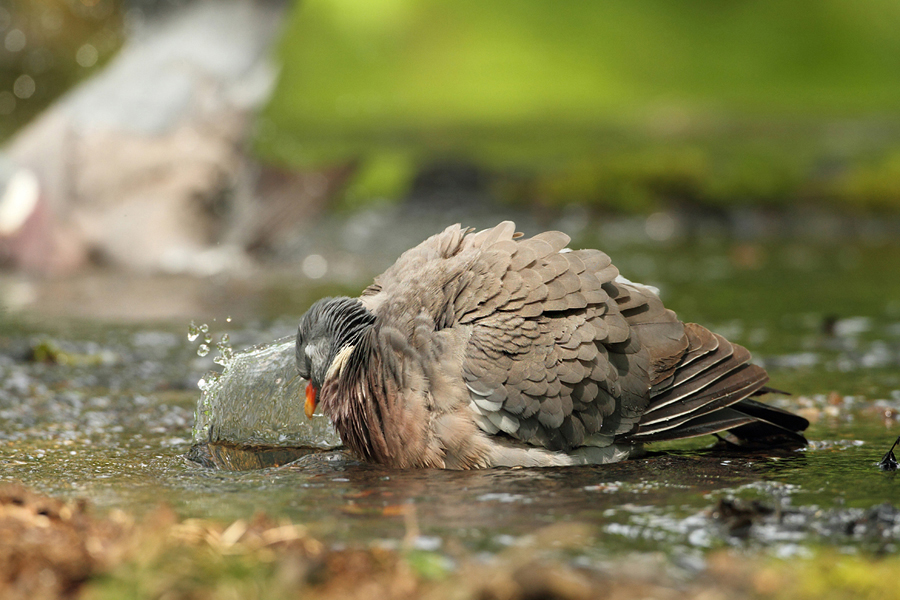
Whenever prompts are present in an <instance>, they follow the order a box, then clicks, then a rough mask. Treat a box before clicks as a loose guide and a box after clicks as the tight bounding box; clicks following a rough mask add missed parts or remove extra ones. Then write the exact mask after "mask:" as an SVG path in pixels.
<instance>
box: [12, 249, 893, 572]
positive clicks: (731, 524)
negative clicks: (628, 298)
mask: <svg viewBox="0 0 900 600" xmlns="http://www.w3.org/2000/svg"><path fill="white" fill-rule="evenodd" d="M611 254H612V255H613V258H614V260H615V262H616V263H617V264H618V265H619V267H620V269H621V271H622V272H623V273H624V274H625V275H626V276H628V277H629V278H632V279H635V280H641V281H645V282H647V283H651V284H653V285H657V286H659V287H660V288H661V290H662V294H663V298H664V300H665V301H666V303H667V304H668V305H669V306H670V307H672V308H673V309H675V310H676V311H678V312H679V314H680V315H681V316H682V318H684V319H685V320H693V321H698V322H701V323H704V324H706V325H708V326H710V327H711V328H712V329H713V330H715V331H718V332H720V333H722V334H724V335H726V336H728V337H729V338H730V339H732V340H733V341H735V342H738V343H741V344H744V345H746V346H747V347H748V348H750V350H751V351H752V352H753V353H754V357H755V359H756V360H757V361H758V362H760V363H761V364H763V365H765V366H766V367H767V368H768V369H769V371H770V374H771V377H772V381H771V384H772V385H773V386H774V387H776V388H779V389H785V390H789V391H791V392H792V395H791V396H778V397H776V398H774V399H773V400H774V401H775V402H776V403H778V404H779V405H780V406H784V407H788V408H790V409H792V410H799V411H801V412H802V413H803V414H804V415H806V416H808V417H809V418H810V419H811V420H812V421H813V423H812V426H811V427H810V429H809V431H808V437H809V439H810V440H811V441H812V444H811V445H810V447H809V448H806V449H803V450H800V451H777V452H750V453H748V452H737V451H735V450H733V449H730V448H728V447H724V446H717V445H716V444H715V440H714V439H713V438H711V437H710V438H702V439H699V440H695V441H690V442H683V443H679V444H671V445H668V446H663V447H658V446H656V447H651V450H652V452H651V453H650V454H649V455H648V456H647V457H645V458H643V459H639V460H632V461H628V462H624V463H620V464H616V465H607V466H594V467H576V468H567V469H494V470H487V471H478V472H449V471H409V472H398V471H391V470H387V469H383V468H380V467H375V466H370V465H365V464H361V463H359V462H358V461H356V460H354V459H353V457H351V456H348V455H346V454H344V453H343V452H341V451H340V450H322V449H319V450H318V451H316V452H313V453H310V454H309V455H306V456H303V457H301V458H299V459H298V460H296V461H295V462H293V463H290V464H287V465H285V466H281V467H277V468H257V469H251V470H246V471H229V470H225V469H216V468H208V467H204V466H201V465H200V464H198V463H197V462H194V461H192V460H188V459H187V458H185V455H186V454H187V453H188V452H189V451H190V448H191V446H192V444H193V442H194V441H195V440H193V439H192V427H193V426H194V415H195V409H196V407H197V400H198V398H199V395H200V391H199V389H198V388H197V382H198V380H199V379H201V377H204V376H205V377H207V378H208V375H206V373H207V372H208V371H209V370H211V369H216V368H218V367H217V365H215V364H214V363H213V360H212V359H213V358H214V357H215V356H216V355H217V354H218V353H219V351H218V350H216V349H215V342H216V341H217V340H221V336H222V334H224V333H228V334H229V344H230V345H231V346H233V347H235V348H243V347H246V346H249V345H252V344H257V343H263V342H268V341H272V340H275V339H277V338H280V337H283V336H288V335H291V334H292V333H293V331H294V330H295V327H296V319H297V317H298V316H299V315H300V314H301V313H302V311H303V310H304V309H305V307H306V306H307V305H308V302H309V300H308V299H309V298H311V297H315V295H316V290H315V289H312V288H310V287H309V282H308V281H302V280H298V281H297V283H296V284H291V283H290V282H289V281H288V282H287V283H285V282H280V283H279V285H280V286H282V287H281V288H280V289H281V290H282V292H279V293H278V294H277V297H279V298H286V299H287V300H286V301H283V302H281V303H280V304H278V305H273V304H271V303H269V304H266V306H267V307H268V308H267V309H266V310H265V311H259V314H258V315H257V316H255V317H252V318H251V317H246V318H239V319H234V320H232V321H230V322H229V321H226V319H225V314H223V315H221V317H220V318H219V319H218V320H217V321H216V322H215V323H213V322H211V321H210V322H209V328H208V329H209V333H210V337H211V339H210V343H211V345H212V346H213V349H212V351H211V352H210V353H209V354H207V355H206V356H198V354H197V348H198V343H199V342H201V341H202V340H196V339H195V340H194V341H192V342H191V341H188V339H187V335H188V328H189V323H188V322H181V321H178V322H170V323H162V324H159V323H157V324H152V325H150V324H146V323H144V324H138V325H127V326H124V325H115V324H110V323H108V322H103V321H101V320H87V321H79V322H78V323H72V322H60V321H53V320H46V319H43V320H42V319H39V318H38V317H36V316H31V317H28V318H26V317H22V316H15V317H14V316H11V315H10V314H8V313H6V314H0V419H2V421H0V422H2V426H0V465H2V479H3V480H19V481H22V482H24V483H26V484H27V485H29V486H32V487H35V488H37V489H38V490H40V491H43V492H46V493H50V494H53V495H58V496H63V497H86V498H89V499H90V500H91V502H93V503H94V504H95V505H97V506H99V507H100V508H101V509H113V508H117V509H123V510H126V511H128V512H132V513H135V514H138V515H140V514H143V513H145V512H146V511H148V510H150V509H152V508H153V507H155V506H156V505H157V504H158V503H159V502H162V501H165V502H167V503H169V504H171V505H172V506H173V507H174V509H175V510H176V511H177V512H178V513H179V514H180V515H181V516H183V517H203V518H211V519H220V520H231V519H237V518H248V517H250V516H252V515H253V514H255V513H257V512H266V513H269V514H270V515H273V516H275V517H285V518H290V519H292V520H294V521H295V522H300V523H304V524H306V525H307V526H308V527H309V528H310V529H311V531H312V532H313V533H315V534H317V535H319V536H322V537H323V538H325V539H327V540H331V541H334V542H335V543H362V544H381V545H387V546H392V545H393V546H396V545H399V544H401V543H403V540H406V542H405V543H407V544H409V543H412V544H414V545H415V546H416V547H420V548H422V549H426V550H434V551H439V552H444V551H447V552H449V551H450V549H451V548H452V549H454V550H453V551H454V552H459V551H463V552H469V553H475V554H477V553H481V552H487V553H492V552H496V551H499V550H501V549H503V548H505V547H507V546H510V545H515V544H520V543H524V541H526V540H528V539H530V536H533V535H535V534H536V532H538V531H541V530H543V529H544V528H545V527H546V526H548V525H561V524H570V523H572V524H575V523H577V524H579V525H582V526H584V527H585V531H586V532H587V537H586V538H585V540H584V542H583V543H580V544H579V546H578V549H577V550H576V551H573V550H571V548H570V549H568V550H566V552H570V553H571V552H574V555H573V560H577V561H588V562H590V561H595V560H602V559H603V558H604V557H606V556H610V555H612V554H614V553H617V552H621V551H623V550H631V551H655V550H660V549H662V550H665V551H667V552H668V553H669V554H670V556H672V557H673V559H675V560H676V561H681V562H684V561H685V560H687V563H689V564H693V563H691V560H693V559H692V558H691V557H694V558H696V557H702V556H703V552H704V551H706V550H707V549H710V548H717V547H722V546H729V545H745V546H750V547H754V548H759V549H760V550H761V551H763V552H771V553H773V554H777V555H791V554H792V553H803V552H807V551H809V549H811V548H814V547H816V546H818V545H822V544H824V545H830V546H838V547H840V548H841V549H842V550H845V551H853V552H855V551H859V550H868V549H874V550H883V549H884V548H888V549H892V548H896V543H897V539H898V537H900V517H896V515H894V513H891V512H890V510H888V509H883V510H882V511H881V512H877V509H873V507H878V506H879V505H882V504H883V503H886V502H887V503H894V504H897V503H898V500H900V493H898V489H900V488H898V486H900V480H898V479H897V475H896V474H895V473H888V472H882V471H880V470H879V469H878V468H877V467H876V466H875V463H876V462H877V461H878V460H879V459H880V458H881V456H882V455H883V454H884V453H885V452H886V450H887V449H888V447H889V446H890V444H891V442H893V440H894V439H895V438H896V437H897V435H898V433H900V427H898V424H897V414H898V412H900V283H898V281H897V278H896V276H895V274H896V273H900V246H898V245H896V244H893V243H887V242H881V243H879V244H872V243H865V242H842V243H839V244H835V243H825V242H796V241H789V242H782V241H764V242H739V243H736V242H731V241H726V240H724V239H702V238H697V239H693V240H691V241H678V242H671V243H670V244H668V245H663V246H659V245H650V244H629V243H621V244H618V245H617V246H616V247H615V248H613V249H611ZM291 285H296V286H297V288H298V290H296V291H292V290H291V287H290V286H291ZM284 286H287V292H284V291H283V290H284ZM300 288H302V290H301V289H300ZM290 298H301V300H297V301H293V302H292V301H291V300H290ZM243 301H244V299H242V300H241V302H243ZM223 310H227V308H226V309H223ZM226 314H227V313H226ZM277 315H284V316H277ZM297 410H301V405H300V403H299V401H298V404H297ZM266 460H270V463H266V462H265V461H266ZM271 462H284V460H283V457H282V459H278V458H277V457H276V458H275V459H271V457H269V458H263V459H261V461H260V462H259V463H258V465H257V466H259V465H263V464H271ZM734 499H737V502H738V507H739V508H741V507H743V508H745V509H747V511H748V513H747V514H746V515H744V516H742V515H743V513H739V514H737V515H735V514H732V512H733V510H732V509H733V506H734V504H733V501H734ZM754 501H755V502H756V504H753V503H754ZM754 506H755V507H757V509H759V507H762V509H765V510H762V509H759V510H755V509H754V508H753V507H754ZM888 508H889V507H888ZM754 510H755V512H754ZM885 510H887V512H885ZM729 511H731V512H729ZM873 511H874V512H873ZM895 517H896V518H895ZM742 519H743V520H742ZM744 521H746V523H745V522H744ZM744 525H746V526H744ZM460 549H461V550H460ZM698 560H700V559H698ZM681 562H680V563H679V564H681Z"/></svg>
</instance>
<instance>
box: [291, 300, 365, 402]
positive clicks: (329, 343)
mask: <svg viewBox="0 0 900 600" xmlns="http://www.w3.org/2000/svg"><path fill="white" fill-rule="evenodd" d="M374 322H375V315H373V314H372V313H370V312H369V311H368V310H366V308H365V307H364V306H363V305H362V303H361V302H360V301H359V300H358V299H357V298H347V297H345V296H341V297H337V298H322V299H321V300H319V301H317V302H316V303H315V304H313V305H312V306H311V307H310V308H309V310H308V311H306V314H304V315H303V317H301V319H300V325H299V326H298V327H297V346H296V357H297V370H298V372H299V373H300V376H301V377H303V378H305V379H308V380H309V381H311V382H312V384H313V386H315V387H316V388H317V389H318V388H320V387H322V384H323V383H324V380H325V374H326V373H327V372H328V367H329V366H330V365H331V363H332V361H333V360H334V358H335V356H337V354H338V353H339V352H340V351H341V349H342V348H344V347H345V346H352V345H355V344H356V343H357V342H358V341H359V339H360V337H361V336H362V334H363V332H365V330H366V329H367V328H368V327H370V326H371V325H372V324H373V323H374Z"/></svg>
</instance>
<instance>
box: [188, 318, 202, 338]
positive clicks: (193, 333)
mask: <svg viewBox="0 0 900 600" xmlns="http://www.w3.org/2000/svg"><path fill="white" fill-rule="evenodd" d="M187 337H188V341H189V342H193V341H194V340H196V339H197V338H198V337H200V328H199V327H197V324H196V323H194V322H193V321H191V324H190V325H188V336H187Z"/></svg>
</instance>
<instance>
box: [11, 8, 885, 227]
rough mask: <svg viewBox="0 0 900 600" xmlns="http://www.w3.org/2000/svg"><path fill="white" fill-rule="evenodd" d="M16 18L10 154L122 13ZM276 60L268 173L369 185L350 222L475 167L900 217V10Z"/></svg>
mask: <svg viewBox="0 0 900 600" xmlns="http://www.w3.org/2000/svg"><path fill="white" fill-rule="evenodd" d="M5 2H6V3H7V4H4V5H3V6H4V8H3V9H2V12H0V27H2V31H0V36H2V37H3V39H4V40H5V43H6V54H5V55H4V58H3V60H2V61H0V112H2V111H3V110H4V107H6V109H8V108H9V106H10V99H12V101H13V104H14V108H13V110H12V111H9V110H8V111H7V113H6V114H5V115H2V116H0V119H2V121H0V122H2V123H3V124H2V126H0V135H8V134H9V133H10V132H11V131H12V130H13V129H14V128H15V127H17V126H18V125H19V124H20V123H22V122H24V121H25V120H27V119H28V118H31V117H32V116H33V115H34V114H35V112H36V110H37V109H38V108H39V106H40V105H41V104H42V103H46V102H47V101H49V99H50V98H52V97H53V96H54V95H55V94H58V93H59V92H60V91H61V90H63V89H65V87H67V86H68V85H71V83H72V82H74V81H76V80H77V79H78V78H79V77H81V76H83V75H85V74H86V73H87V72H89V71H90V70H91V69H94V68H97V65H99V64H102V61H103V60H104V59H105V58H106V57H107V56H109V55H110V54H111V53H112V52H113V51H114V50H115V48H116V47H117V45H118V44H119V37H120V35H121V14H122V12H123V10H124V9H123V5H122V4H120V3H118V2H115V1H114V0H5ZM23 15H24V16H23ZM47 15H62V16H61V17H59V18H62V19H64V23H65V25H64V26H62V27H59V26H57V27H55V28H54V27H48V23H49V24H50V25H52V24H53V23H59V18H58V17H56V16H52V17H47ZM70 24H71V26H70ZM13 28H18V29H19V30H21V31H22V32H25V34H26V39H27V44H26V47H25V48H24V49H20V50H17V51H15V52H10V51H9V48H10V42H9V40H10V35H11V32H12V30H13ZM13 37H14V38H15V36H13ZM16 39H18V38H16ZM16 39H13V48H15V47H16V43H17V42H16ZM85 44H89V45H91V46H92V47H94V48H95V49H96V54H97V58H96V60H95V61H94V62H93V63H91V64H90V65H88V66H84V65H85V61H79V60H76V56H77V55H78V53H79V52H82V58H85V57H84V56H83V54H84V51H83V50H81V48H83V47H84V45H85ZM276 52H277V60H278V62H279V64H280V68H281V71H280V76H279V79H278V82H277V86H276V90H275V93H274V95H273V96H272V97H271V99H270V101H269V102H268V104H267V106H266V107H265V108H264V110H263V111H262V113H261V115H260V116H259V119H258V122H257V126H256V128H255V131H256V133H255V139H254V140H253V147H254V149H255V152H256V153H257V154H258V156H259V157H260V158H262V159H263V160H264V161H266V162H269V163H273V164H277V165H280V166H287V167H291V168H297V169H311V168H312V169H316V168H321V167H324V166H330V165H334V164H344V163H352V164H356V165H357V166H358V169H357V173H356V176H355V178H354V179H353V180H352V181H351V183H350V185H349V187H348V188H347V189H346V191H345V194H344V198H343V200H344V203H345V205H347V206H355V205H359V204H361V203H365V202H368V201H370V200H372V199H375V198H399V197H402V196H403V195H404V194H406V193H407V192H408V191H409V189H410V186H411V184H412V182H413V180H414V178H415V175H416V173H418V172H420V171H421V170H422V169H425V168H429V167H432V166H434V165H447V164H451V165H459V164H462V165H467V166H471V167H474V168H475V169H477V170H478V171H479V172H482V173H484V174H485V175H486V177H485V181H487V182H488V184H487V185H488V187H489V191H490V193H491V194H492V195H493V196H494V197H496V198H498V199H500V200H502V201H506V202H511V203H517V204H520V205H525V206H529V207H534V206H537V207H558V206H562V205H566V204H582V205H587V206H589V207H593V208H596V209H597V210H604V211H605V210H616V211H625V212H646V211H651V210H656V209H658V208H661V207H668V206H688V207H701V208H706V209H714V210H715V209H720V208H733V207H739V206H757V207H759V206H761V207H775V208H786V207H794V206H798V205H813V206H824V207H828V208H837V209H840V210H851V211H876V212H877V211H896V210H897V209H898V208H900V3H898V2H896V1H895V0H858V1H856V2H841V1H838V0H800V1H796V2H778V1H775V0H732V1H724V0H683V1H682V2H670V1H666V0H607V1H604V2H575V1H559V0H557V1H551V0H493V1H475V0H457V1H456V2H441V1H435V0H308V1H305V2H296V3H294V4H292V5H291V6H290V7H289V10H288V14H287V17H286V22H285V24H284V27H283V33H282V38H281V40H280V41H279V42H278V44H277V49H276ZM36 53H37V54H36ZM38 55H40V56H44V59H37V58H34V57H35V56H38ZM50 57H52V59H51V58H50ZM88 58H90V57H88ZM42 60H43V62H42ZM86 62H90V61H86ZM36 64H37V66H35V65H36ZM47 64H49V65H51V67H47V66H46V65H47ZM42 65H43V66H42ZM38 67H39V68H38ZM41 69H43V71H41ZM23 74H25V75H29V76H30V77H32V78H33V79H34V81H35V82H37V86H36V91H35V92H34V93H33V95H32V97H29V98H21V97H19V95H18V94H17V93H16V91H15V90H14V89H13V88H14V85H15V81H17V80H18V78H20V77H21V76H22V75H23ZM51 75H52V77H51Z"/></svg>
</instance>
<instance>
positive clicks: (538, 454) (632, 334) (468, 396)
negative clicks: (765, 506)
mask: <svg viewBox="0 0 900 600" xmlns="http://www.w3.org/2000/svg"><path fill="white" fill-rule="evenodd" d="M569 242H570V238H569V236H567V235H566V234H564V233H562V232H559V231H547V232H544V233H540V234H538V235H535V236H534V237H531V238H527V239H526V238H524V237H523V236H522V234H520V233H517V232H516V229H515V224H514V223H512V222H509V221H506V222H503V223H500V224H499V225H497V226H496V227H493V228H490V229H485V230H482V231H478V232H475V231H474V230H473V229H469V228H463V227H461V226H460V225H458V224H457V225H452V226H450V227H448V228H446V229H445V230H444V231H443V232H441V233H438V234H437V235H434V236H432V237H430V238H428V239H427V240H425V241H424V242H422V243H421V244H419V245H418V246H416V247H414V248H412V249H410V250H407V251H406V252H404V253H403V254H402V255H401V256H400V258H399V259H398V260H397V261H396V263H394V265H393V266H391V267H390V268H388V269H387V270H386V271H385V272H384V273H383V274H381V275H380V276H378V277H376V278H375V280H374V282H373V283H372V284H371V285H369V286H368V287H367V288H366V289H365V290H364V291H363V292H362V293H361V294H360V296H359V297H358V298H349V297H336V298H323V299H321V300H318V301H317V302H315V303H314V304H313V305H312V306H311V307H310V308H309V310H308V311H307V312H306V313H305V314H304V315H303V317H302V318H301V319H300V324H299V327H298V330H297V343H296V360H297V369H298V372H299V375H300V376H301V377H303V378H305V379H307V380H308V383H307V385H306V399H305V405H304V409H305V412H306V415H307V416H308V417H311V416H312V414H313V411H315V410H316V408H317V407H321V410H322V412H323V413H324V414H325V415H326V416H327V417H328V418H329V419H330V420H331V422H332V423H333V425H334V427H335V429H336V430H337V432H338V433H339V435H340V437H341V441H342V442H343V444H344V445H345V446H346V447H347V448H348V449H349V450H350V451H352V452H353V453H354V454H355V455H357V456H358V457H360V458H361V459H363V460H365V461H368V462H372V463H377V464H381V465H385V466H387V467H390V468H401V469H406V468H445V469H476V468H492V467H555V466H568V465H584V464H603V463H611V462H616V461H620V460H623V459H626V458H629V457H635V456H639V455H640V454H641V453H642V452H643V447H644V444H646V443H648V442H658V441H668V440H677V439H682V438H690V437H695V436H702V435H708V434H716V435H718V434H720V433H722V432H724V433H723V435H724V436H725V438H724V439H726V441H734V442H735V443H742V442H751V443H753V444H759V443H762V444H775V443H777V444H784V443H790V444H795V445H805V444H806V439H805V438H804V437H803V435H802V433H801V432H802V431H803V430H805V429H806V427H807V426H808V424H809V423H808V422H807V420H806V419H804V418H802V417H800V416H798V415H795V414H793V413H791V412H788V411H786V410H782V409H779V408H776V407H773V406H770V405H767V404H764V403H762V402H759V401H757V400H755V399H754V398H755V397H757V396H760V395H762V394H765V393H767V392H771V391H773V390H771V389H770V388H768V387H766V385H765V384H766V382H767V381H768V375H767V373H766V372H765V370H764V369H763V368H762V367H760V366H758V365H754V364H751V362H750V353H749V352H748V351H747V350H746V349H745V348H743V347H741V346H739V345H737V344H733V343H731V342H729V341H728V340H726V339H725V338H724V337H722V336H721V335H718V334H716V333H713V332H711V331H709V330H708V329H706V328H704V327H702V326H700V325H697V324H694V323H683V322H682V321H680V320H679V319H678V317H677V316H676V315H675V313H674V312H672V311H671V310H668V309H666V308H665V307H664V306H663V304H662V302H661V300H660V298H659V295H658V290H656V289H655V288H653V287H650V286H646V285H641V284H638V283H633V282H631V281H629V280H627V279H625V278H624V277H622V276H620V275H619V271H618V269H617V268H616V267H615V266H613V264H612V262H611V260H610V258H609V256H607V255H606V254H605V253H603V252H601V251H599V250H571V249H569V248H568V244H569Z"/></svg>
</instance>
